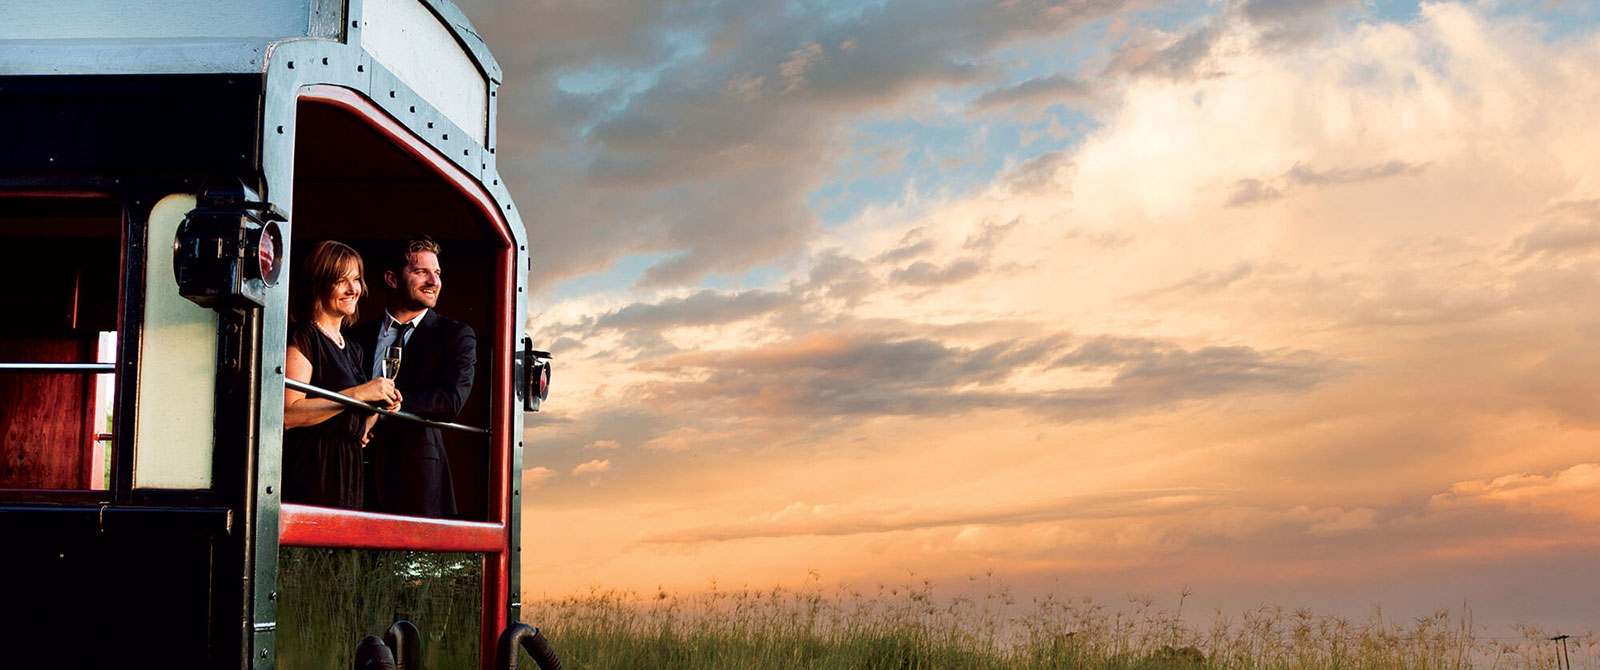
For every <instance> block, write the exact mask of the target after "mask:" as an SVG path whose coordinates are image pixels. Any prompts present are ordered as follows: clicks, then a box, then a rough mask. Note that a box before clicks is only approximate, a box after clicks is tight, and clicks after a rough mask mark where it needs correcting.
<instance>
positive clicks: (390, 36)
mask: <svg viewBox="0 0 1600 670" xmlns="http://www.w3.org/2000/svg"><path fill="white" fill-rule="evenodd" d="M500 79H501V74H500V70H499V66H498V65H497V64H496V63H495V61H494V59H493V57H492V56H491V55H490V54H489V51H488V50H487V48H486V47H485V45H484V44H483V42H482V40H481V39H479V38H478V36H477V34H476V33H475V32H474V31H473V29H472V27H471V25H470V24H469V23H468V21H467V20H466V18H465V17H464V16H463V15H462V13H461V12H460V10H459V9H458V8H456V7H455V6H454V5H453V4H452V3H451V2H449V0H255V1H253V2H248V3H246V2H233V1H228V0H165V1H151V2H138V3H134V2H124V1H123V0H79V1H76V2H68V3H62V2H50V1H42V0H11V1H8V2H6V3H3V4H0V267H3V268H5V270H6V275H7V277H8V278H9V279H10V288H11V290H10V291H8V292H7V293H8V295H9V297H10V299H9V300H7V301H5V302H3V303H0V314H4V315H5V316H6V318H4V319H0V537H3V538H4V545H5V548H4V550H0V667H38V666H57V665H78V664H84V663H96V664H98V663H110V664H115V665H118V666H126V667H173V668H177V667H211V668H222V667H229V668H237V667H252V668H273V667H282V668H324V667H327V668H332V667H347V666H348V665H349V664H350V662H351V659H352V657H353V656H354V655H355V654H356V647H357V644H358V641H360V640H361V639H362V638H364V637H365V636H368V635H377V636H383V635H384V634H385V633H386V632H387V633H388V634H389V638H390V644H391V645H394V646H396V647H397V651H399V652H400V653H402V654H413V655H416V656H413V657H412V659H411V662H412V665H418V664H422V665H426V666H427V667H440V668H456V667H459V668H467V667H485V668H486V667H491V666H493V665H495V664H496V663H512V664H514V663H515V658H514V657H512V658H510V659H507V658H502V659H499V660H498V661H497V660H496V658H495V656H496V655H497V650H496V645H497V644H498V645H502V646H504V645H505V644H507V642H506V640H510V641H511V642H510V644H515V643H516V642H517V641H526V640H530V639H534V638H532V637H531V633H529V632H528V631H526V630H525V629H518V628H515V624H516V622H517V621H518V618H519V603H518V597H519V596H518V594H519V593H520V590H521V585H520V583H519V570H518V566H519V563H520V560H519V552H520V551H521V549H522V548H521V546H520V536H521V528H520V511H521V508H522V504H521V496H522V491H521V490H520V489H521V477H520V472H521V458H522V450H523V446H524V445H523V427H524V421H525V416H526V415H525V411H527V410H533V409H537V408H538V404H539V402H540V400H542V399H543V395H544V389H545V384H547V383H548V357H547V355H544V354H542V353H541V352H536V351H534V350H533V349H532V346H533V345H532V342H531V341H530V340H529V339H528V338H527V337H526V336H524V335H523V334H522V328H523V324H524V323H525V322H526V318H527V314H526V303H527V301H526V293H527V287H528V284H527V282H528V272H529V271H530V270H531V268H530V267H529V253H528V245H529V244H530V242H529V240H527V239H526V237H525V233H524V228H523V225H522V221H521V214H520V211H519V210H518V209H517V207H516V206H515V205H514V203H513V202H512V200H511V198H510V196H509V193H508V191H507V189H506V185H505V184H504V183H503V181H502V179H501V177H500V174H499V171H498V170H497V168H496V160H495V159H496V156H495V139H496V137H495V133H496V131H495V115H496V97H497V88H498V86H499V83H500ZM422 234H426V235H429V236H431V237H433V238H434V239H437V240H438V241H439V242H440V244H441V245H442V246H443V247H444V251H443V253H441V260H442V262H443V265H444V267H445V269H446V271H447V273H448V279H449V282H448V290H446V291H444V292H443V293H442V297H441V299H440V305H439V309H440V311H441V312H443V313H446V314H448V315H449V316H451V317H452V318H455V319H457V320H459V321H461V322H463V323H466V324H467V325H469V326H471V327H472V328H473V329H474V331H475V332H476V333H477V368H476V371H475V377H476V383H475V384H474V387H473V389H472V391H471V394H470V396H468V399H467V401H466V404H465V406H464V407H463V409H462V411H461V413H460V415H459V416H458V417H457V418H456V419H455V420H454V421H449V422H439V421H435V422H434V423H435V425H436V426H440V427H441V429H442V432H443V434H444V435H445V436H446V438H445V442H446V449H447V452H448V455H449V459H450V461H451V469H452V483H453V486H454V489H455V491H456V497H457V501H458V505H459V508H460V509H459V512H460V513H459V517H458V518H452V519H428V518H418V517H407V516H400V515H392V514H380V513H373V512H365V511H357V510H346V509H334V508H323V507H315V506H310V505H303V504H292V503H284V502H283V501H282V500H281V492H282V474H281V471H280V468H281V464H282V446H283V432H284V431H283V425H284V416H283V415H284V403H283V398H284V390H285V387H286V386H290V387H295V388H302V387H303V385H301V386H297V382H294V381H293V380H287V379H286V377H285V374H284V368H285V340H286V334H285V333H286V328H287V326H288V316H287V315H288V295H289V293H288V288H289V285H291V284H292V283H293V282H295V281H296V277H295V276H294V273H293V272H292V271H290V268H293V267H295V264H294V262H293V261H294V259H295V257H296V256H295V255H296V252H297V251H299V250H308V249H310V248H311V246H312V245H313V244H315V243H316V242H318V241H320V240H326V239H337V240H340V241H342V242H345V243H347V244H350V245H352V246H353V247H355V248H356V249H357V250H359V251H360V252H361V253H362V255H363V256H365V257H367V258H368V259H369V261H368V268H369V269H368V275H369V277H371V276H372V275H374V274H375V270H373V269H372V262H371V259H372V258H374V257H377V256H381V255H383V254H385V253H388V252H389V250H390V249H391V248H392V245H393V244H394V243H396V242H397V241H400V240H403V239H405V238H407V237H410V236H415V235H422ZM368 284H369V286H372V287H374V289H375V290H374V291H373V292H372V293H370V294H369V295H368V296H364V298H363V303H362V305H363V312H364V313H366V314H374V313H382V309H381V307H380V305H381V298H382V295H381V292H382V282H381V281H370V280H369V282H368ZM302 390H306V391H308V392H310V393H312V394H314V395H322V396H324V397H334V396H336V395H337V394H331V393H329V392H328V391H329V390H327V389H317V388H315V387H310V388H302ZM363 407H364V406H363ZM401 409H402V411H401V412H400V413H398V414H395V415H391V416H389V417H386V418H385V419H384V420H385V421H391V420H392V421H423V422H425V421H427V420H426V419H421V418H420V417H417V416H415V415H410V414H408V413H406V412H404V407H403V406H402V408H401ZM364 411H378V412H380V413H381V410H375V409H370V408H368V409H365V410H364ZM402 620H403V621H405V622H408V624H405V625H400V624H396V622H397V621H402ZM512 652H515V649H512ZM498 653H499V654H500V655H502V656H504V655H505V652H504V651H503V650H501V651H499V652H498Z"/></svg>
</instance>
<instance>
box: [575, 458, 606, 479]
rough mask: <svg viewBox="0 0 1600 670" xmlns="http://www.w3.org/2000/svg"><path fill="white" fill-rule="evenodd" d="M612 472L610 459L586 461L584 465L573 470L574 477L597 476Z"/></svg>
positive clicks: (581, 464) (579, 465)
mask: <svg viewBox="0 0 1600 670" xmlns="http://www.w3.org/2000/svg"><path fill="white" fill-rule="evenodd" d="M610 471H611V459H609V458H606V459H600V458H596V459H594V460H591V461H585V462H583V463H580V464H578V466H577V467H575V468H573V469H572V476H574V477H576V476H578V475H596V474H600V473H602V472H610Z"/></svg>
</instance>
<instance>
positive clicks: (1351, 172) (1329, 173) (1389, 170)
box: [1228, 160, 1427, 207]
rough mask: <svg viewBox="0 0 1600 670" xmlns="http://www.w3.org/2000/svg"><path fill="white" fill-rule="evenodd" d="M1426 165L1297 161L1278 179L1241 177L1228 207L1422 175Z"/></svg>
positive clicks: (1236, 183) (1389, 162)
mask: <svg viewBox="0 0 1600 670" xmlns="http://www.w3.org/2000/svg"><path fill="white" fill-rule="evenodd" d="M1426 167H1427V166H1426V165H1421V164H1414V163H1408V162H1406V161H1400V160H1390V161H1384V162H1382V163H1376V164H1372V165H1364V166H1361V167H1354V168H1334V169H1329V170H1317V169H1315V168H1313V167H1311V166H1310V165H1307V164H1305V163H1295V164H1294V166H1293V167H1291V168H1289V170H1288V172H1285V173H1284V174H1283V176H1282V177H1279V178H1275V179H1255V178H1250V179H1241V180H1239V181H1237V182H1234V185H1233V194H1232V195H1231V196H1229V198H1228V206H1230V207H1241V206H1246V205H1254V204H1257V203H1262V202H1271V201H1274V200H1280V199H1282V198H1283V197H1284V196H1286V195H1288V194H1290V193H1293V192H1295V191H1296V190H1297V189H1298V188H1300V187H1313V188H1314V187H1322V186H1338V185H1342V184H1359V183H1362V182H1369V181H1374V180H1379V179H1384V178H1387V177H1396V176H1408V175H1417V174H1421V173H1422V171H1423V170H1424V169H1425V168H1426Z"/></svg>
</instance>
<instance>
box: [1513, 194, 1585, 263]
mask: <svg viewBox="0 0 1600 670" xmlns="http://www.w3.org/2000/svg"><path fill="white" fill-rule="evenodd" d="M1595 249H1600V200H1583V201H1578V202H1564V203H1558V204H1556V205H1553V206H1551V207H1550V208H1549V210H1548V212H1547V220H1546V221H1545V222H1543V223H1541V224H1539V225H1538V226H1536V227H1534V228H1533V229H1532V230H1529V231H1528V232H1526V233H1523V234H1522V235H1519V236H1517V238H1516V240H1515V241H1514V242H1513V245H1512V253H1513V254H1515V255H1516V256H1519V257H1522V258H1532V257H1538V256H1543V257H1562V256H1574V255H1583V254H1588V253H1590V252H1592V251H1594V250H1595Z"/></svg>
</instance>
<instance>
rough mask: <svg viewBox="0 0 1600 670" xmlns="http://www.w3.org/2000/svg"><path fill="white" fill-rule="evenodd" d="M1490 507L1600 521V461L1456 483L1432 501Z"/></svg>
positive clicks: (1446, 507) (1445, 506)
mask: <svg viewBox="0 0 1600 670" xmlns="http://www.w3.org/2000/svg"><path fill="white" fill-rule="evenodd" d="M1486 506H1487V507H1495V508H1503V509H1506V510H1508V511H1513V512H1518V513H1522V514H1530V513H1532V514H1538V513H1555V514H1559V515H1561V516H1570V517H1577V518H1581V519H1586V520H1600V464H1597V463H1579V464H1577V465H1573V466H1571V467H1568V468H1566V469H1564V470H1559V471H1557V472H1554V473H1552V474H1548V475H1541V474H1527V473H1515V474H1508V475H1502V476H1499V477H1495V478H1493V479H1480V480H1470V481H1463V482H1456V483H1455V484H1454V485H1452V486H1451V487H1450V490H1449V491H1446V492H1444V493H1440V494H1437V495H1435V496H1433V497H1432V498H1430V499H1429V500H1428V508H1429V509H1430V510H1436V511H1458V510H1468V509H1473V508H1481V507H1486Z"/></svg>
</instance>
